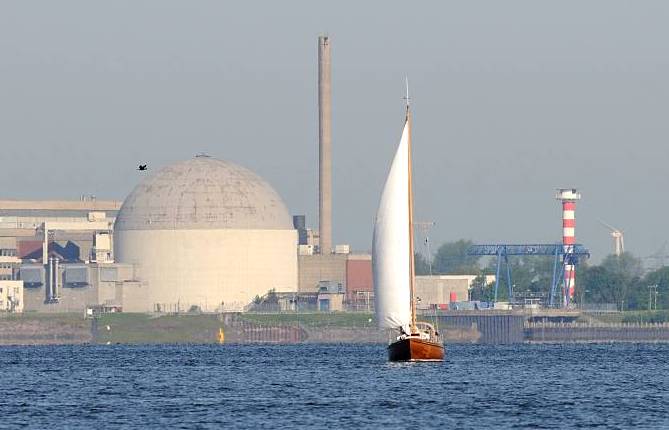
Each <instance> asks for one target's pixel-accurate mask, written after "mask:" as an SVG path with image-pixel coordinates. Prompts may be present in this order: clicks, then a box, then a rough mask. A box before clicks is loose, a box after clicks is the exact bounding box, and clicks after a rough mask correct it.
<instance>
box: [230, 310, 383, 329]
mask: <svg viewBox="0 0 669 430" xmlns="http://www.w3.org/2000/svg"><path fill="white" fill-rule="evenodd" d="M240 318H241V319H243V320H246V321H249V322H253V323H256V324H266V325H284V324H300V325H301V326H303V327H312V328H318V327H323V328H328V327H329V328H335V327H341V328H345V327H354V328H376V323H375V322H374V321H373V315H372V314H369V313H343V312H334V313H299V314H297V313H283V314H254V313H246V314H241V315H240Z"/></svg>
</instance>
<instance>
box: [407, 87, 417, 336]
mask: <svg viewBox="0 0 669 430" xmlns="http://www.w3.org/2000/svg"><path fill="white" fill-rule="evenodd" d="M405 80H406V90H407V93H406V104H407V113H406V120H405V121H406V126H407V134H408V140H407V151H408V154H409V155H408V157H407V158H408V160H409V163H408V164H409V166H408V168H409V192H408V195H409V289H410V291H411V333H416V332H417V329H416V290H415V285H414V284H415V267H414V249H413V245H414V244H413V187H412V179H411V177H412V172H411V111H410V110H409V78H405Z"/></svg>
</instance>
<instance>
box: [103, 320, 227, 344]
mask: <svg viewBox="0 0 669 430" xmlns="http://www.w3.org/2000/svg"><path fill="white" fill-rule="evenodd" d="M221 326H222V323H221V322H219V321H218V319H217V317H216V315H165V316H161V317H157V318H155V317H152V316H151V315H147V314H131V313H122V314H106V315H103V316H101V317H100V318H99V320H98V337H97V342H98V343H107V342H109V343H134V344H138V343H214V342H216V335H217V334H218V329H219V328H220V327H221ZM108 328H109V329H108Z"/></svg>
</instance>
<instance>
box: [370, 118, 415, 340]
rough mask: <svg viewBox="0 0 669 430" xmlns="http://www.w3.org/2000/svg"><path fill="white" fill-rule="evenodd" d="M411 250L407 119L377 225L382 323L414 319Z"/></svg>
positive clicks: (377, 288) (386, 325)
mask: <svg viewBox="0 0 669 430" xmlns="http://www.w3.org/2000/svg"><path fill="white" fill-rule="evenodd" d="M409 254H410V251H409V124H408V122H405V124H404V131H403V132H402V139H401V140H400V144H399V146H398V147H397V152H396V153H395V158H394V159H393V163H392V164H391V166H390V173H388V178H387V179H386V184H385V186H384V187H383V194H381V203H380V204H379V210H378V211H377V213H376V223H375V225H374V238H373V242H372V267H373V271H374V299H375V305H376V318H377V321H378V323H379V326H380V327H383V328H398V327H405V328H406V327H408V326H409V324H410V323H411V290H410V288H411V287H410V285H409V270H410V269H409V264H410V260H409Z"/></svg>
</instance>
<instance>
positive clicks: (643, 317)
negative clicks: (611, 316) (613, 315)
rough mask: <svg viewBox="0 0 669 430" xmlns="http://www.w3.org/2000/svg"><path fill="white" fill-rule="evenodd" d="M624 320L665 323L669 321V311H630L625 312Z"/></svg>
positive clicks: (627, 321) (629, 321)
mask: <svg viewBox="0 0 669 430" xmlns="http://www.w3.org/2000/svg"><path fill="white" fill-rule="evenodd" d="M622 322H626V323H664V322H669V311H667V310H662V311H629V312H624V314H623V318H622Z"/></svg>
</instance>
